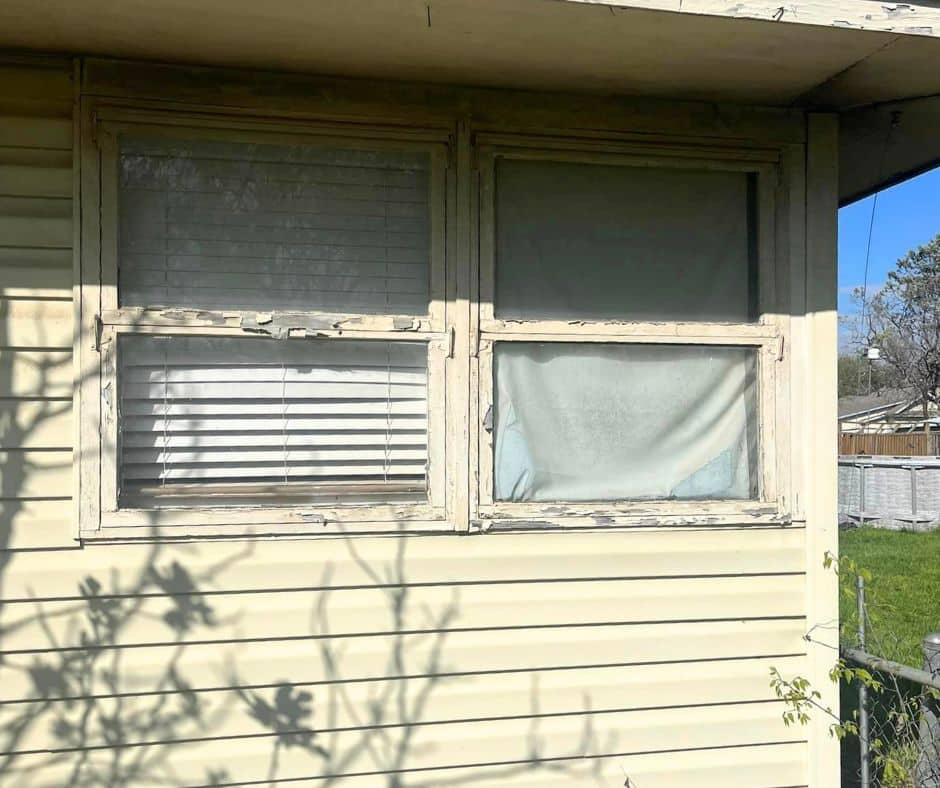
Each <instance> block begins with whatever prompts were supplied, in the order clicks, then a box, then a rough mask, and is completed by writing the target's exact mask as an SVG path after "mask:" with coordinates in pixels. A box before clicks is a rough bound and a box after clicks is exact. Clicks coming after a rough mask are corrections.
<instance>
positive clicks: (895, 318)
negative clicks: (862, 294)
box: [864, 234, 940, 417]
mask: <svg viewBox="0 0 940 788" xmlns="http://www.w3.org/2000/svg"><path fill="white" fill-rule="evenodd" d="M864 313H865V315H866V321H865V322H866V326H865V328H866V329H867V334H868V337H867V339H868V344H869V345H872V346H874V347H877V348H878V349H879V350H880V351H881V362H880V364H881V365H882V366H883V368H884V369H885V373H886V375H888V376H889V377H890V378H892V379H893V380H894V381H896V385H899V386H901V387H903V388H909V389H911V390H912V391H913V392H915V393H916V395H917V396H919V397H920V398H921V399H922V401H923V402H924V416H925V417H926V416H927V413H928V406H929V403H934V404H936V403H937V402H938V401H940V234H938V235H937V236H936V237H935V238H934V239H933V240H932V241H930V242H929V243H927V244H925V245H923V246H919V247H917V248H916V249H912V250H911V251H910V252H908V253H907V254H906V255H905V256H904V257H902V258H901V259H900V260H898V262H897V266H896V267H895V269H894V270H893V271H891V273H889V274H888V281H887V282H885V285H884V287H882V288H881V289H880V290H878V291H877V292H876V293H874V294H873V295H872V296H870V297H869V298H868V299H867V301H866V302H865V303H864Z"/></svg>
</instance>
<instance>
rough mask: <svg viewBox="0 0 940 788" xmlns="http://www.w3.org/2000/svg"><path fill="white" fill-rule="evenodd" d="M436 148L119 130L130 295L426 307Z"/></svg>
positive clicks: (376, 310) (122, 265)
mask: <svg viewBox="0 0 940 788" xmlns="http://www.w3.org/2000/svg"><path fill="white" fill-rule="evenodd" d="M429 172H430V157H429V155H428V154H427V153H409V152H390V151H368V150H349V149H336V148H333V149H326V148H320V147H314V146H311V145H270V144H257V145H256V144H247V143H234V142H219V141H191V140H185V141H181V140H172V139H170V140H167V139H162V140H161V139H138V138H122V139H121V142H120V186H119V189H120V192H119V239H118V256H119V264H118V276H119V299H120V305H121V306H132V307H133V306H144V307H154V306H156V307H162V306H168V307H194V308H202V309H222V310H226V309H228V310H262V311H270V310H282V311H283V310H287V311H291V310H293V311H328V312H339V313H365V314H408V315H423V314H427V311H428V281H429V267H430V266H429V255H430V218H429V212H430V209H429V206H430V199H429V188H430V177H429Z"/></svg>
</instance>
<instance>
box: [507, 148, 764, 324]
mask: <svg viewBox="0 0 940 788" xmlns="http://www.w3.org/2000/svg"><path fill="white" fill-rule="evenodd" d="M754 213H755V205H754V179H753V176H751V175H748V174H747V173H743V172H720V171H696V170H686V169H678V168H670V169H666V168H658V169H657V168H648V167H632V166H631V167H627V166H619V165H617V166H614V165H594V164H572V163H563V162H552V161H524V160H515V159H499V160H498V161H497V168H496V303H495V314H496V316H497V317H501V318H507V319H519V320H552V319H554V320H640V321H645V320H649V321H659V320H688V321H695V320H702V321H720V322H744V321H749V320H753V319H754V318H755V317H756V308H755V298H756V281H755V279H756V251H755V249H756V231H755V227H754V224H755V222H754Z"/></svg>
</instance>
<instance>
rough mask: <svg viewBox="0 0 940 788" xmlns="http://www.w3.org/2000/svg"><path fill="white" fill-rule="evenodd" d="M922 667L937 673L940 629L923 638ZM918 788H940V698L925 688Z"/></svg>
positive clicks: (939, 674) (936, 675) (939, 653)
mask: <svg viewBox="0 0 940 788" xmlns="http://www.w3.org/2000/svg"><path fill="white" fill-rule="evenodd" d="M923 646H924V670H926V671H927V672H928V673H930V674H931V675H932V676H934V677H935V678H936V677H940V632H931V633H930V634H929V635H927V636H926V637H925V638H924V643H923ZM918 767H919V768H918V771H919V774H918V780H917V785H918V788H940V702H938V700H937V697H936V695H935V694H934V693H932V692H931V691H930V690H929V689H928V688H926V687H925V688H924V706H923V709H922V710H921V719H920V762H919V764H918Z"/></svg>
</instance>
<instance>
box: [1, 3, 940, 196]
mask: <svg viewBox="0 0 940 788" xmlns="http://www.w3.org/2000/svg"><path fill="white" fill-rule="evenodd" d="M772 6H773V7H772ZM936 35H940V7H938V3H937V2H931V3H923V2H921V3H917V4H907V5H897V6H891V5H885V4H883V3H879V2H874V0H839V2H838V3H836V2H822V3H821V2H819V0H815V2H813V3H809V4H807V5H805V6H803V5H790V6H780V7H776V6H775V5H774V4H771V5H768V6H757V5H754V4H749V3H747V2H745V3H738V4H737V5H734V6H730V4H728V3H727V2H718V0H681V1H677V0H631V1H630V2H629V3H625V2H616V1H615V0H596V1H589V0H316V2H309V0H306V1H304V0H265V2H263V3H259V2H257V0H200V2H192V0H122V1H121V2H120V3H115V2H114V0H43V2H42V3H36V2H35V0H3V3H0V47H2V48H9V49H17V50H34V51H43V52H58V53H75V54H94V55H107V56H115V57H123V58H132V59H140V60H157V61H167V62H183V63H196V64H207V65H225V66H235V67H246V68H260V69H265V70H288V71H298V72H306V73H317V74H337V75H340V74H341V75H345V76H350V77H371V78H381V79H383V80H407V81H416V82H437V83H442V82H443V83H455V84H464V85H479V86H493V87H512V88H527V89H537V90H561V91H580V92H593V93H604V94H616V95H628V96H656V97H660V98H675V99H684V100H700V101H708V102H719V103H736V104H737V103H740V104H756V105H765V106H778V107H779V106H784V107H790V106H806V107H818V108H824V109H829V110H834V111H839V112H840V113H842V115H843V118H844V123H843V131H842V188H841V196H842V199H843V200H850V199H852V198H855V197H858V196H863V195H864V194H865V193H867V192H869V191H871V190H873V189H875V188H878V187H879V186H881V185H883V184H886V183H891V182H893V181H896V180H897V179H898V178H903V177H905V176H907V175H909V174H913V173H916V172H917V171H919V170H921V169H923V168H924V167H927V166H929V165H930V164H932V163H934V162H936V161H937V160H938V159H940V135H936V134H931V133H930V131H931V130H932V128H937V123H936V121H937V120H940V102H938V101H937V100H936V99H918V100H916V101H912V99H916V98H917V97H922V96H934V95H938V96H940V39H938V38H937V37H935V36H936ZM896 107H901V108H903V110H904V114H903V115H902V116H901V120H900V122H899V123H898V124H897V126H896V128H895V129H894V132H892V136H891V138H890V139H889V140H888V144H887V153H886V154H885V155H884V157H883V159H884V163H883V164H882V163H881V160H882V156H881V155H880V153H881V151H882V149H884V148H885V142H884V140H885V137H886V134H885V125H886V122H887V124H888V125H889V126H890V122H891V117H892V116H891V112H892V111H893V109H894V108H896ZM873 151H877V152H878V153H879V155H873Z"/></svg>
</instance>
